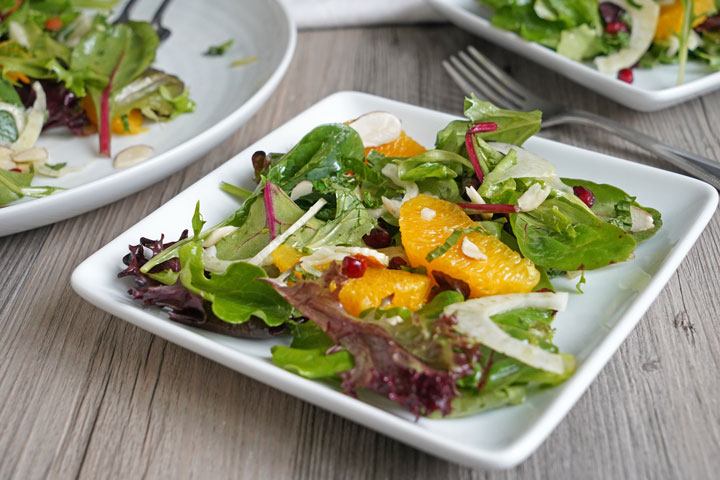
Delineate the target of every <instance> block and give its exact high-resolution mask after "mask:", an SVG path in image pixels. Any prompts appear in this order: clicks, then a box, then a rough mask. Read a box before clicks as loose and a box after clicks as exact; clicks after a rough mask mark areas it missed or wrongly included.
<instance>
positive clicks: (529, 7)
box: [490, 2, 565, 143]
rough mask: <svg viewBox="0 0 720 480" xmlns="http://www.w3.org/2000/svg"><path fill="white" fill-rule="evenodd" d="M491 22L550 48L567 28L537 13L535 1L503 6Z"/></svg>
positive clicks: (554, 45)
mask: <svg viewBox="0 0 720 480" xmlns="http://www.w3.org/2000/svg"><path fill="white" fill-rule="evenodd" d="M490 22H491V23H492V24H493V25H495V26H496V27H499V28H502V29H505V30H510V31H511V32H515V33H518V34H520V36H521V37H523V38H524V39H525V40H528V41H530V42H537V43H539V44H541V45H545V46H546V47H550V48H557V45H558V43H559V42H560V33H561V32H562V31H563V30H564V29H565V25H564V24H563V22H560V21H550V20H545V19H542V18H540V17H539V16H538V15H537V13H535V10H534V8H533V2H527V3H512V4H510V5H507V6H504V7H501V8H499V9H498V10H497V11H496V12H495V14H494V15H493V17H492V19H491V20H490ZM508 143H512V142H508Z"/></svg>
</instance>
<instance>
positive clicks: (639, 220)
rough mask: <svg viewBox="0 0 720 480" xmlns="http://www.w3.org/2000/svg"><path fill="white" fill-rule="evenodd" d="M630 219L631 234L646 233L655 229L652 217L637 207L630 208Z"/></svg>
mask: <svg viewBox="0 0 720 480" xmlns="http://www.w3.org/2000/svg"><path fill="white" fill-rule="evenodd" d="M630 218H631V219H632V226H631V227H630V231H631V232H644V231H646V230H652V229H653V228H654V227H655V222H654V221H653V217H652V215H650V214H649V213H648V212H646V211H645V210H643V209H642V208H638V207H636V206H635V205H631V206H630Z"/></svg>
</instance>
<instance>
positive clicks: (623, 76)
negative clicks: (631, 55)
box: [618, 68, 633, 83]
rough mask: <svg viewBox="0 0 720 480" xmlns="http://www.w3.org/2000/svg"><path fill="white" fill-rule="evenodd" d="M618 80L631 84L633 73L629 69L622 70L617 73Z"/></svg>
mask: <svg viewBox="0 0 720 480" xmlns="http://www.w3.org/2000/svg"><path fill="white" fill-rule="evenodd" d="M618 80H622V81H623V82H625V83H632V82H633V73H632V70H630V69H629V68H623V69H622V70H620V71H619V72H618Z"/></svg>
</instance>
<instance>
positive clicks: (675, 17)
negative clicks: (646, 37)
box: [655, 0, 715, 40]
mask: <svg viewBox="0 0 720 480" xmlns="http://www.w3.org/2000/svg"><path fill="white" fill-rule="evenodd" d="M684 10H685V9H684V8H683V4H682V1H681V0H677V1H676V2H675V3H672V4H670V5H663V6H661V7H660V17H659V18H658V23H657V27H655V40H665V39H668V38H670V36H672V35H673V34H674V33H675V34H677V33H680V30H681V29H682V22H683V12H684ZM693 11H694V13H695V15H698V17H697V18H696V19H695V21H694V22H693V27H697V26H698V25H700V24H701V23H703V22H704V21H705V20H706V19H707V17H706V16H704V15H703V14H704V13H709V12H713V11H715V0H694V1H693Z"/></svg>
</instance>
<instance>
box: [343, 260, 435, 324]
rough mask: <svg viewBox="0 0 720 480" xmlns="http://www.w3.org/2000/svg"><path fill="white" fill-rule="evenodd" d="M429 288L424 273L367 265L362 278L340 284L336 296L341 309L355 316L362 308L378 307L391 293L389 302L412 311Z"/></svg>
mask: <svg viewBox="0 0 720 480" xmlns="http://www.w3.org/2000/svg"><path fill="white" fill-rule="evenodd" d="M431 287H432V285H431V282H430V279H429V278H428V277H426V276H425V275H419V274H417V273H410V272H405V271H403V270H390V269H387V268H376V267H368V268H367V270H365V274H364V275H363V276H362V277H360V278H351V279H350V280H348V282H347V283H346V284H345V285H343V287H342V289H341V290H340V293H339V298H340V303H341V304H342V306H343V308H345V310H346V311H347V312H348V313H349V314H350V315H354V316H356V317H357V316H358V315H360V312H362V311H363V310H366V309H368V308H377V307H379V306H380V304H381V303H382V301H383V300H384V299H386V298H388V297H389V296H390V295H392V296H393V297H392V301H391V302H390V305H392V306H393V307H406V308H409V309H410V310H413V311H414V310H417V309H419V308H420V307H421V306H422V305H423V304H424V303H425V302H426V301H427V297H428V294H429V293H430V288H431Z"/></svg>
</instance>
